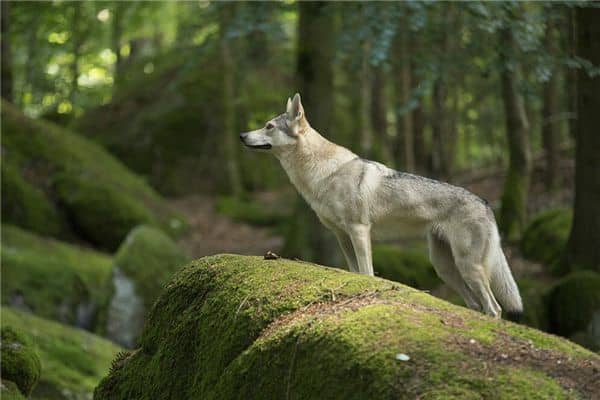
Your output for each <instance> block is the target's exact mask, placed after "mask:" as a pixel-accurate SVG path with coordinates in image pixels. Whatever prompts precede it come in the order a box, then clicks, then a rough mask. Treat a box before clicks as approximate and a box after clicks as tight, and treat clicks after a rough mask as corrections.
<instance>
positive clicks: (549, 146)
mask: <svg viewBox="0 0 600 400" xmlns="http://www.w3.org/2000/svg"><path fill="white" fill-rule="evenodd" d="M546 12H547V19H546V33H545V37H544V47H545V49H546V51H547V52H548V56H549V58H550V63H551V70H550V74H551V75H550V78H549V79H548V80H547V81H546V82H544V87H543V102H544V105H543V107H542V142H543V146H544V159H545V164H546V165H545V179H544V180H545V184H546V187H547V188H548V189H553V188H554V187H556V184H557V179H558V167H559V165H558V161H559V159H558V158H559V154H558V145H559V143H558V142H559V139H560V138H559V134H560V121H559V119H558V112H559V102H560V98H559V95H560V79H559V74H558V72H559V71H558V66H557V65H556V62H555V61H554V60H555V59H556V57H557V56H558V44H559V38H558V32H557V29H556V28H557V27H556V24H557V22H556V20H555V17H554V15H553V13H552V9H551V8H549V7H547V9H546Z"/></svg>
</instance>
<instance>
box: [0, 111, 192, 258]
mask: <svg viewBox="0 0 600 400" xmlns="http://www.w3.org/2000/svg"><path fill="white" fill-rule="evenodd" d="M2 149H3V157H2V163H3V177H4V176H6V177H8V178H9V180H8V183H7V185H8V186H3V189H6V190H10V191H11V192H10V193H9V194H8V195H7V196H2V211H3V220H4V221H10V222H11V223H14V224H16V225H19V226H21V227H23V228H27V229H32V230H35V231H37V232H38V233H42V234H49V235H53V236H57V237H65V236H68V234H67V233H66V232H65V231H66V230H68V231H69V232H70V233H71V236H75V235H77V236H80V237H81V238H82V239H85V240H87V241H89V242H91V243H93V244H95V245H97V246H100V247H102V248H106V249H110V250H114V249H116V248H117V247H118V245H119V244H120V243H121V241H122V240H123V239H124V238H125V236H126V235H127V233H128V232H129V231H130V230H131V229H132V228H134V227H135V226H137V225H139V224H152V225H156V226H160V227H162V228H163V229H165V231H167V232H169V233H171V234H173V235H176V234H178V233H179V232H181V230H182V229H184V228H185V223H184V221H183V220H182V219H181V218H180V217H179V216H178V215H176V214H175V213H173V212H172V211H171V209H170V208H169V206H168V205H167V203H166V202H165V201H164V200H163V199H162V198H161V197H160V196H158V194H156V193H155V192H154V190H152V188H150V187H149V186H148V185H147V184H146V183H145V182H144V181H143V180H142V179H141V178H140V177H138V176H136V175H134V174H133V173H132V172H130V171H129V170H128V169H127V168H126V167H125V166H124V165H123V164H121V163H120V162H119V161H118V160H116V159H115V158H114V157H113V156H111V155H110V154H108V153H107V152H106V151H105V150H104V149H103V148H101V147H100V146H99V145H97V144H95V143H93V142H91V141H89V140H87V139H85V138H83V137H81V136H79V135H76V134H74V133H72V132H69V131H67V130H65V129H63V128H60V127H58V126H56V125H54V124H52V123H50V122H47V121H42V120H33V119H30V118H27V117H26V116H25V115H23V114H22V113H21V112H20V111H19V110H18V109H16V108H15V107H14V106H13V105H11V104H10V103H7V102H6V101H4V100H3V101H2ZM4 164H6V167H5V166H4ZM3 185H4V184H3ZM22 217H25V218H22ZM43 218H48V226H45V221H43V220H42V219H43Z"/></svg>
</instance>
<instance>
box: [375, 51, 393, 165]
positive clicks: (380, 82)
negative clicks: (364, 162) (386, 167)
mask: <svg viewBox="0 0 600 400" xmlns="http://www.w3.org/2000/svg"><path fill="white" fill-rule="evenodd" d="M372 71H373V79H372V81H371V126H372V128H373V139H374V145H375V146H374V149H373V152H374V155H375V158H377V159H379V160H380V161H382V162H385V163H389V162H391V161H392V158H391V153H390V151H389V143H388V142H389V140H388V122H387V100H386V84H387V76H386V71H385V68H384V65H383V63H381V62H380V63H379V64H378V65H376V66H374V67H373V68H372Z"/></svg>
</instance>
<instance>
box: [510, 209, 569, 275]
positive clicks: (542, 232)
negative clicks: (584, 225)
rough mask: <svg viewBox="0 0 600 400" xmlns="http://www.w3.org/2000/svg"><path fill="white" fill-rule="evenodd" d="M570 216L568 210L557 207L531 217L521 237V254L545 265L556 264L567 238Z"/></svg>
mask: <svg viewBox="0 0 600 400" xmlns="http://www.w3.org/2000/svg"><path fill="white" fill-rule="evenodd" d="M572 216H573V214H572V212H571V211H570V210H567V209H560V208H559V209H553V210H549V211H545V212H543V213H541V214H539V215H538V216H536V217H535V218H533V220H532V221H531V222H530V223H529V225H527V228H526V229H525V232H524V234H523V238H522V239H521V251H522V252H523V256H525V258H528V259H530V260H534V261H538V262H541V263H543V264H545V265H550V266H552V265H553V264H556V263H557V261H558V260H559V258H560V256H561V253H562V251H563V249H564V247H565V245H566V243H567V239H568V238H569V232H570V230H571V221H572Z"/></svg>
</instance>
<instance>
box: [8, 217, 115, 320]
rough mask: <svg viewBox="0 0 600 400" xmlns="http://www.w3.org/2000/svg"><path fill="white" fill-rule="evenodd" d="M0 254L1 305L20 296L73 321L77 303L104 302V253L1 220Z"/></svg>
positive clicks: (49, 314)
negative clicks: (35, 232) (28, 230)
mask: <svg viewBox="0 0 600 400" xmlns="http://www.w3.org/2000/svg"><path fill="white" fill-rule="evenodd" d="M1 258H2V264H1V269H2V303H3V304H10V303H12V302H13V301H14V300H15V298H16V297H22V299H21V300H22V301H24V303H25V306H26V307H28V308H29V309H31V311H33V312H34V313H35V314H37V315H40V316H43V317H45V318H50V319H54V320H61V321H63V322H66V323H70V324H74V323H75V322H76V321H75V319H76V310H77V306H78V305H80V304H83V303H87V304H90V303H92V304H94V305H95V307H96V308H102V307H103V306H104V305H105V304H106V303H107V301H108V296H109V294H110V286H109V285H110V276H111V270H112V266H113V261H112V258H111V257H110V256H109V255H106V254H104V253H100V252H97V251H94V250H90V249H86V248H82V247H79V246H76V245H71V244H67V243H64V242H59V241H57V240H54V239H51V238H47V237H42V236H37V235H34V234H32V233H30V232H27V231H24V230H22V229H20V228H17V227H15V226H11V225H2V254H1Z"/></svg>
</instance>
